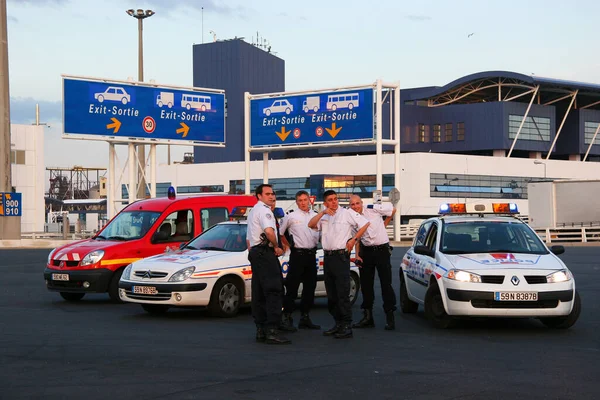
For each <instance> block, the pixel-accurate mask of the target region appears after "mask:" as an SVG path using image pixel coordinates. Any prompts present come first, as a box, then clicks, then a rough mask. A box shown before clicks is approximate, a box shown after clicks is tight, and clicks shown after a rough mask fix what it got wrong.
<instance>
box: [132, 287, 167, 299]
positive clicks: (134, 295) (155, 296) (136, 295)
mask: <svg viewBox="0 0 600 400" xmlns="http://www.w3.org/2000/svg"><path fill="white" fill-rule="evenodd" d="M125 293H126V294H127V297H129V298H130V299H137V300H156V301H166V300H169V299H170V298H171V293H157V294H140V293H133V291H131V290H126V291H125Z"/></svg>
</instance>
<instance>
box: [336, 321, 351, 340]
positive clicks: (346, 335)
mask: <svg viewBox="0 0 600 400" xmlns="http://www.w3.org/2000/svg"><path fill="white" fill-rule="evenodd" d="M333 337H334V338H336V339H350V338H351V337H352V328H350V324H345V325H342V326H341V327H340V329H339V330H338V331H337V333H336V334H335V335H333Z"/></svg>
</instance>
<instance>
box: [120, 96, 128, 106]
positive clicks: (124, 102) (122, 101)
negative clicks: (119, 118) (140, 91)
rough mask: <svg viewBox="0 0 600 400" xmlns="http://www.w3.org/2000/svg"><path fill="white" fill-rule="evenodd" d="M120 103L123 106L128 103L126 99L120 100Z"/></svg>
mask: <svg viewBox="0 0 600 400" xmlns="http://www.w3.org/2000/svg"><path fill="white" fill-rule="evenodd" d="M121 103H123V105H125V104H127V103H128V100H127V97H123V98H122V99H121Z"/></svg>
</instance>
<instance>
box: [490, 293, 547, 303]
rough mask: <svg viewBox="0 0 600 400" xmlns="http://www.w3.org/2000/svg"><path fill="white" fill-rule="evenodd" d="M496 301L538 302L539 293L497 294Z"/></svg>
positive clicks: (495, 295)
mask: <svg viewBox="0 0 600 400" xmlns="http://www.w3.org/2000/svg"><path fill="white" fill-rule="evenodd" d="M494 300H496V301H537V300H538V294H537V292H496V293H495V294H494Z"/></svg>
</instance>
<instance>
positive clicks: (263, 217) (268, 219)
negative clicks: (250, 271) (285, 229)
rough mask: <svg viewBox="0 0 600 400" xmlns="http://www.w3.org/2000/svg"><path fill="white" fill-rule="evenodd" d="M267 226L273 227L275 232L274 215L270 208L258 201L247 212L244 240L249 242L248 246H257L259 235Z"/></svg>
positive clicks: (259, 242) (259, 239) (260, 240)
mask: <svg viewBox="0 0 600 400" xmlns="http://www.w3.org/2000/svg"><path fill="white" fill-rule="evenodd" d="M267 228H273V231H274V232H277V230H276V229H277V228H276V226H275V217H274V216H273V212H272V211H271V208H270V207H269V206H268V205H266V204H265V203H263V202H262V201H259V202H258V203H256V205H255V206H254V207H252V210H250V213H249V214H248V231H247V232H246V240H248V241H249V242H250V247H253V246H257V245H259V244H261V243H262V239H261V237H260V235H261V234H262V233H263V232H264V231H265V229H267Z"/></svg>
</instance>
